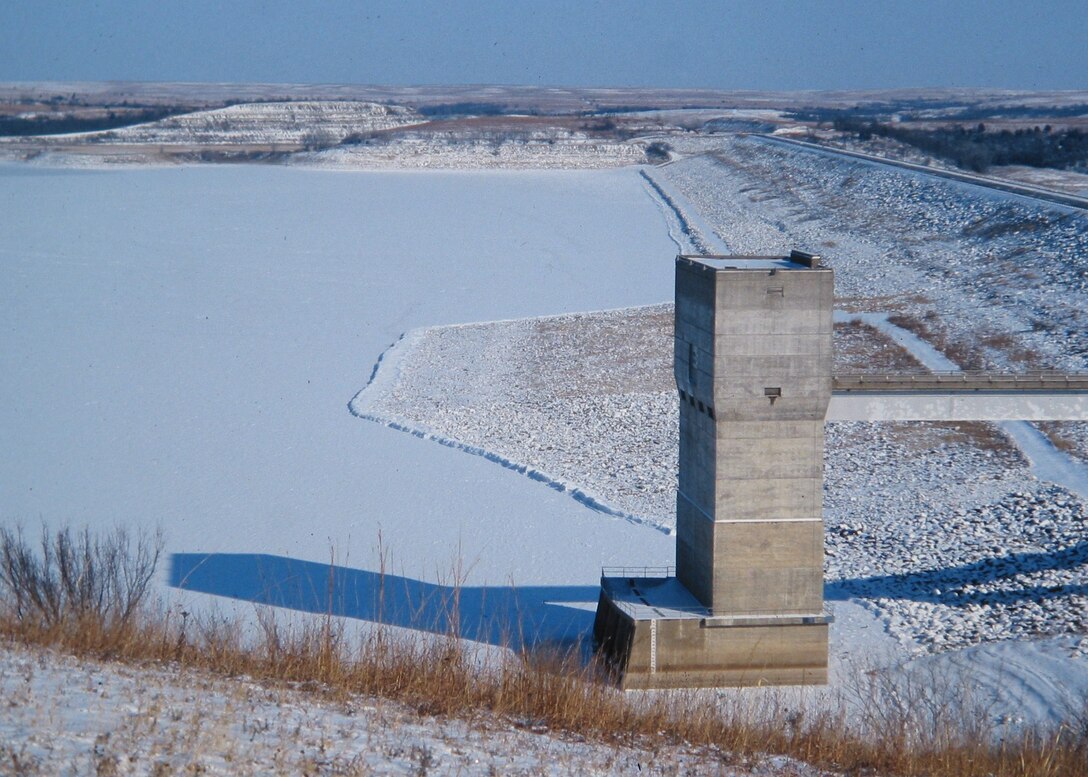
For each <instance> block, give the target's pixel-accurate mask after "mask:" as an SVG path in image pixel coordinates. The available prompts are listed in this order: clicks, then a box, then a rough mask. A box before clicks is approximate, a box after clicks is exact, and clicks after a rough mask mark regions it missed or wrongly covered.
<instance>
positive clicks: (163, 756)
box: [0, 649, 824, 777]
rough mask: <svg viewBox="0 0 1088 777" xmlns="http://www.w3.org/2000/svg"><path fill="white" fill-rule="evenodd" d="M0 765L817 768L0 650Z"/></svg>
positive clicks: (296, 769)
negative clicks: (594, 739)
mask: <svg viewBox="0 0 1088 777" xmlns="http://www.w3.org/2000/svg"><path fill="white" fill-rule="evenodd" d="M0 696H2V698H3V699H4V700H5V710H4V713H3V714H2V715H0V772H3V773H5V774H7V773H9V772H8V771H7V770H8V769H9V768H10V769H11V770H12V771H11V772H10V773H14V774H43V775H44V774H48V775H54V776H56V777H59V776H60V775H73V776H74V775H85V774H155V775H159V774H162V775H166V774H215V775H264V774H344V775H356V774H358V775H364V774H389V775H422V774H458V775H466V777H468V776H469V775H498V774H501V775H553V774H554V775H602V776H603V775H628V774H647V775H680V774H694V773H698V774H706V775H722V776H723V777H743V776H744V775H751V777H761V776H764V777H768V776H769V775H792V776H793V777H818V775H821V774H824V772H820V771H818V770H816V769H813V768H811V767H807V766H805V765H804V764H800V763H798V762H796V761H793V760H791V759H788V758H781V757H779V758H768V759H765V761H764V762H763V763H761V764H752V765H750V766H747V767H745V766H727V765H726V763H727V759H725V758H724V757H723V756H722V755H721V754H719V753H715V752H713V751H709V750H702V751H700V750H695V749H692V748H685V747H682V746H664V747H661V746H656V747H655V748H654V750H652V751H651V750H648V749H640V748H637V747H624V746H608V745H599V744H591V743H588V742H586V741H584V740H582V739H580V738H577V737H571V736H564V735H562V734H560V733H552V732H549V731H547V729H546V728H544V727H540V726H534V725H533V724H532V723H531V722H530V721H523V722H518V721H508V720H497V719H493V718H488V717H486V716H480V717H479V718H477V719H474V720H459V719H456V718H445V717H442V718H436V717H430V716H425V715H420V714H419V713H417V712H415V711H414V710H411V709H408V708H406V707H405V706H403V705H400V704H395V703H392V702H388V701H385V700H383V699H378V698H368V697H362V698H358V697H356V698H352V699H351V700H350V702H336V701H331V700H327V701H323V700H321V699H320V698H315V697H314V696H313V695H312V694H305V693H302V692H300V691H298V690H293V689H291V688H268V687H265V686H262V685H259V684H257V683H253V682H249V681H247V680H245V679H241V680H223V679H218V678H212V677H207V676H204V675H201V674H199V673H195V672H184V673H180V674H179V673H178V672H176V671H170V670H163V669H147V668H139V667H130V666H118V665H115V664H101V663H96V662H93V661H77V660H74V659H72V658H68V657H63V656H57V655H54V654H52V653H48V652H37V651H26V650H22V649H15V650H7V649H5V650H2V651H0Z"/></svg>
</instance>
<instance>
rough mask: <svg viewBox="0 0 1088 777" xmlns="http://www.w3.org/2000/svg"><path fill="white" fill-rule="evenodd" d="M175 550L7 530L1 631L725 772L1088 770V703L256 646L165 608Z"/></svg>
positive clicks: (340, 636)
mask: <svg viewBox="0 0 1088 777" xmlns="http://www.w3.org/2000/svg"><path fill="white" fill-rule="evenodd" d="M161 548H162V544H161V540H160V539H159V538H157V537H154V536H147V535H139V536H138V537H136V538H132V537H130V536H129V535H128V534H127V533H126V532H124V531H120V530H118V531H116V532H113V533H111V534H107V535H105V536H101V537H99V536H95V535H93V534H91V533H90V532H87V531H84V532H82V533H79V534H72V533H70V532H69V531H68V530H62V531H60V532H57V533H50V532H48V531H43V533H42V535H41V538H40V541H39V542H38V543H36V544H35V543H31V542H29V541H28V540H27V539H26V536H25V535H24V534H23V533H22V532H21V531H12V530H7V529H0V634H2V635H3V637H4V638H6V639H8V640H13V641H19V642H23V643H30V644H38V645H49V646H55V647H59V648H62V649H65V650H68V651H71V652H73V653H76V654H81V655H91V656H95V657H106V658H112V659H120V660H126V661H146V662H173V663H176V664H179V665H182V666H186V667H193V668H198V669H203V670H206V671H208V672H210V673H216V674H225V675H228V676H237V675H246V676H249V677H252V678H255V679H258V680H262V681H265V682H269V683H277V682H289V683H292V684H293V685H295V686H297V687H302V688H304V689H308V690H310V691H312V692H314V693H319V694H322V695H329V696H348V695H354V694H365V695H375V696H380V697H384V698H388V699H392V700H396V701H399V702H402V703H405V704H407V705H410V706H412V707H414V708H415V709H417V710H418V711H419V712H421V713H424V714H429V715H457V716H465V717H468V718H471V717H472V716H474V715H478V714H479V713H481V712H486V713H491V714H494V715H498V716H502V717H504V718H506V719H508V720H510V721H512V722H513V723H514V724H515V725H518V726H523V727H526V728H530V729H533V730H553V731H561V732H569V733H572V734H576V735H580V736H583V737H585V738H587V739H590V740H594V741H599V742H614V743H623V742H627V743H634V744H638V745H641V746H643V747H649V748H651V749H654V748H657V747H662V746H666V745H671V744H686V745H692V746H696V747H706V748H708V751H707V752H708V757H713V758H718V759H721V760H722V761H723V762H729V761H731V760H738V761H739V760H742V759H743V760H750V759H752V758H758V757H760V756H761V755H762V754H785V755H790V756H793V757H795V758H798V759H801V760H803V761H806V762H809V763H812V764H815V765H818V766H821V767H824V768H829V769H834V770H838V771H844V772H847V773H852V774H889V775H891V774H896V775H923V774H924V775H933V776H934V777H940V776H942V775H947V776H949V777H952V776H953V775H954V776H955V777H962V776H964V775H994V776H995V777H1006V776H1008V777H1028V776H1029V775H1030V776H1032V777H1037V776H1039V777H1073V776H1074V775H1084V774H1085V764H1086V763H1088V705H1086V709H1085V710H1084V711H1083V713H1082V714H1081V715H1080V716H1079V717H1078V716H1076V715H1073V716H1071V718H1070V720H1071V722H1070V723H1069V724H1068V725H1063V726H1060V727H1058V728H1057V729H1053V730H1046V731H1043V730H1032V729H1028V730H1021V731H1008V732H1004V733H1005V735H1004V736H1003V737H1002V738H1000V739H998V738H997V737H996V736H995V731H994V730H993V728H992V726H991V724H990V723H989V720H988V716H987V715H986V710H985V709H984V708H983V707H981V706H979V705H975V704H972V703H971V702H970V700H969V699H965V698H958V697H957V696H956V694H955V693H950V692H949V690H948V688H947V687H946V686H945V683H946V678H928V679H926V678H923V679H921V680H916V681H915V682H916V684H915V685H914V686H913V687H912V686H911V685H910V684H908V685H907V686H904V685H902V684H901V683H896V682H895V681H894V680H893V678H892V677H891V676H889V675H883V674H880V673H866V674H863V675H862V676H861V677H860V679H859V680H858V682H857V683H856V684H855V687H854V688H853V689H852V692H853V693H854V694H855V695H856V696H857V699H856V701H857V702H858V703H857V704H856V705H855V708H856V709H857V710H860V712H856V713H855V715H854V720H853V722H852V723H851V724H850V725H848V722H847V714H846V712H845V711H844V710H845V707H842V708H839V709H826V710H822V711H799V710H798V709H796V708H788V707H787V706H785V705H780V706H776V705H778V702H777V701H775V698H776V697H774V696H767V697H766V698H767V700H768V701H766V702H765V703H763V704H762V706H758V707H755V708H754V707H752V706H751V705H750V704H742V703H739V702H732V703H724V702H720V701H717V700H715V699H714V698H712V697H711V696H708V695H707V694H699V693H693V692H669V693H655V694H632V695H624V694H623V693H621V692H619V691H617V690H616V689H615V687H614V686H613V685H612V684H611V683H609V682H608V672H607V670H606V669H605V668H604V667H602V666H600V665H599V664H597V663H595V662H593V661H590V662H588V663H586V662H585V661H583V660H582V659H581V653H580V651H578V650H567V651H549V650H527V651H523V652H521V653H520V654H518V655H516V656H515V657H513V658H504V659H502V660H493V659H492V660H488V659H487V658H486V657H485V658H484V659H483V660H481V656H480V654H479V653H477V652H476V651H474V650H473V649H472V648H471V647H469V646H467V645H466V643H465V642H464V641H462V640H460V639H458V638H457V637H456V636H455V635H452V634H451V635H448V636H446V637H439V638H435V639H416V638H405V637H402V636H398V634H399V633H400V632H396V631H394V630H392V629H384V628H380V627H379V628H376V629H373V630H371V631H370V632H368V633H367V634H366V635H365V636H362V637H359V638H355V639H350V638H348V637H347V636H346V631H345V628H344V625H343V621H342V620H340V619H337V618H334V617H332V616H328V615H327V616H325V617H320V618H317V619H308V620H303V621H302V622H301V623H299V622H294V623H292V622H289V621H285V620H284V619H283V618H282V616H279V615H277V614H276V613H275V612H274V611H273V610H271V609H266V610H259V611H258V619H257V622H258V624H259V628H258V632H259V633H258V634H257V636H256V638H253V636H252V632H248V633H247V630H246V629H245V628H243V626H242V625H241V624H240V623H238V622H237V621H232V620H223V619H218V618H213V617H205V618H195V617H192V616H189V615H188V614H185V613H181V614H179V613H178V612H177V611H176V610H170V609H169V608H164V607H161V606H156V605H155V604H153V603H151V602H150V600H149V597H148V592H149V583H150V581H151V580H152V578H153V575H154V571H155V567H156V564H157V562H158V560H159V556H160V553H161ZM330 580H331V576H330ZM334 595H335V592H334V591H333V590H331V588H330V591H329V596H330V598H331V597H332V596H334ZM453 601H454V602H455V601H456V597H453ZM452 606H456V605H455V604H454V605H452ZM452 620H453V621H454V622H456V618H453V619H452Z"/></svg>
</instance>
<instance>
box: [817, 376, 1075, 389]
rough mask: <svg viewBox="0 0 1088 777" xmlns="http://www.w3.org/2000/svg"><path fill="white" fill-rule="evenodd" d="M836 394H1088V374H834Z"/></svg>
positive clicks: (833, 386) (833, 382)
mask: <svg viewBox="0 0 1088 777" xmlns="http://www.w3.org/2000/svg"><path fill="white" fill-rule="evenodd" d="M831 381H832V388H831V390H832V391H833V392H835V393H836V394H837V393H850V394H853V393H861V392H865V393H870V392H871V393H887V392H898V391H909V392H927V393H928V392H938V393H941V394H944V393H946V392H953V391H956V392H959V391H1001V392H1006V391H1015V392H1022V391H1023V392H1030V391H1041V392H1045V393H1052V392H1067V391H1071V392H1088V373H1083V372H1074V373H1067V372H1051V371H1035V372H983V371H964V372H901V373H855V374H846V375H835V376H834V377H833V378H832V379H831Z"/></svg>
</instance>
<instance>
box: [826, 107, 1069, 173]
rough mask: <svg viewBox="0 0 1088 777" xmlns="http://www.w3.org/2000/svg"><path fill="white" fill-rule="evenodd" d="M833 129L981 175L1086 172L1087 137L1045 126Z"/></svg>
mask: <svg viewBox="0 0 1088 777" xmlns="http://www.w3.org/2000/svg"><path fill="white" fill-rule="evenodd" d="M834 127H835V129H837V130H839V131H842V132H849V133H854V134H855V135H856V136H857V137H858V139H859V140H869V139H870V138H872V137H874V136H876V137H884V138H891V139H892V140H898V141H900V142H901V143H906V144H908V145H910V146H913V147H914V148H917V149H919V150H921V151H925V152H926V153H928V154H932V155H933V156H936V157H939V158H941V159H944V160H946V161H948V162H951V163H952V164H954V165H956V166H957V167H959V168H962V169H964V170H972V171H974V172H977V173H984V172H986V171H987V170H988V169H989V168H990V167H992V166H994V165H1026V166H1028V167H1052V168H1057V169H1069V168H1075V167H1088V133H1084V132H1081V131H1080V130H1078V129H1068V130H1063V131H1060V132H1054V131H1052V130H1051V128H1050V125H1046V126H1044V127H1033V128H1030V129H1018V130H1000V131H996V132H991V131H987V130H986V125H985V124H981V123H980V124H978V125H976V126H974V127H964V126H962V125H955V126H949V127H940V128H937V129H911V128H908V127H904V126H899V125H895V124H882V123H879V122H875V121H862V120H858V119H854V118H849V117H837V118H836V119H835V121H834Z"/></svg>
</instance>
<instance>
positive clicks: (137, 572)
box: [0, 527, 162, 630]
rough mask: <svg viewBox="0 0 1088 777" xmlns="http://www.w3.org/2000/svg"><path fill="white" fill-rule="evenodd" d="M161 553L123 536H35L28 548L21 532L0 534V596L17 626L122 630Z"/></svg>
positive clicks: (149, 541) (158, 543)
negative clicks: (96, 626) (87, 625)
mask: <svg viewBox="0 0 1088 777" xmlns="http://www.w3.org/2000/svg"><path fill="white" fill-rule="evenodd" d="M161 553H162V537H161V535H160V534H158V533H156V534H154V535H148V534H145V533H141V534H139V535H138V536H137V537H136V538H135V539H133V538H132V537H131V536H130V535H129V533H128V531H127V530H126V529H123V528H117V529H114V530H113V531H112V532H109V533H107V534H105V535H101V536H98V535H94V534H92V533H91V531H90V529H84V530H83V531H82V532H73V531H72V530H71V529H68V528H65V529H62V530H60V531H58V532H55V533H54V532H51V531H50V530H49V529H48V527H43V528H42V533H41V538H40V540H39V542H38V544H37V546H36V547H35V546H34V545H32V544H31V543H30V542H29V541H28V540H27V538H26V536H25V534H24V532H23V530H22V527H17V528H15V529H11V528H9V527H0V595H2V597H3V598H2V600H0V601H2V602H3V605H4V606H5V607H7V608H10V609H11V610H12V612H11V613H10V616H9V617H13V618H14V620H15V621H17V622H18V623H20V624H21V625H22V626H24V627H26V626H29V627H35V628H41V629H46V630H48V629H55V628H58V627H64V626H74V625H78V624H85V623H87V622H88V621H95V622H97V623H98V624H100V625H101V626H102V627H103V628H104V629H107V630H109V629H118V628H124V627H125V626H127V625H128V624H129V623H130V622H131V620H132V618H133V616H134V615H135V613H136V611H137V609H138V608H139V607H140V605H141V603H143V601H144V599H145V597H146V596H147V592H148V586H149V585H150V583H151V579H152V576H153V575H154V574H155V568H156V567H157V566H158V562H159V556H160V555H161Z"/></svg>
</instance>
